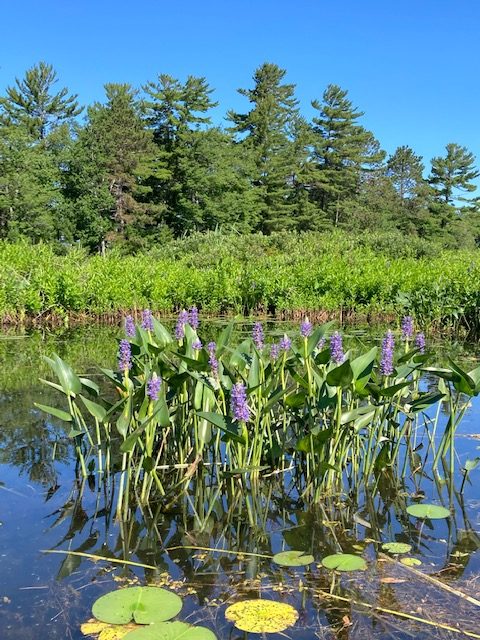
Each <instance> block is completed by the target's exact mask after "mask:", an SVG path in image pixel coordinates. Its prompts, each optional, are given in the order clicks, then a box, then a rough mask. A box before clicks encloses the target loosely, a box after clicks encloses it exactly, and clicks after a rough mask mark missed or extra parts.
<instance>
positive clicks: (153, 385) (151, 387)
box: [147, 373, 162, 402]
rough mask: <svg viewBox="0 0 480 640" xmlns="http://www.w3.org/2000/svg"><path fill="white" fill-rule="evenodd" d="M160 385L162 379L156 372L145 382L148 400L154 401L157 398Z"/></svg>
mask: <svg viewBox="0 0 480 640" xmlns="http://www.w3.org/2000/svg"><path fill="white" fill-rule="evenodd" d="M161 386H162V379H161V378H160V377H158V376H157V374H156V373H154V374H153V376H152V377H151V378H150V380H149V381H148V382H147V396H148V397H149V398H150V400H153V402H155V401H156V400H158V394H159V393H160V387H161Z"/></svg>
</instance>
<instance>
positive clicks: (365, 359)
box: [350, 347, 378, 390]
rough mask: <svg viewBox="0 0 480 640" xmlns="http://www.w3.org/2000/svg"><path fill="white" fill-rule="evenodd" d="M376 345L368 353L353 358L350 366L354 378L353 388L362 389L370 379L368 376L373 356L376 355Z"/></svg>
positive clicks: (372, 363) (372, 364)
mask: <svg viewBox="0 0 480 640" xmlns="http://www.w3.org/2000/svg"><path fill="white" fill-rule="evenodd" d="M377 351H378V348H377V347H373V349H370V351H368V353H365V354H363V355H361V356H359V357H358V358H355V360H352V362H351V365H350V366H351V367H352V371H353V379H354V380H355V388H356V389H357V390H362V389H364V388H365V386H366V384H367V382H368V381H369V380H370V376H371V374H372V371H373V366H374V364H375V358H376V357H377Z"/></svg>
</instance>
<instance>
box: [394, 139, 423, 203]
mask: <svg viewBox="0 0 480 640" xmlns="http://www.w3.org/2000/svg"><path fill="white" fill-rule="evenodd" d="M424 169H425V167H424V165H423V162H422V156H417V155H416V154H415V153H414V151H413V149H411V148H410V147H408V146H402V147H398V148H397V149H396V150H395V152H394V153H393V154H392V155H391V156H390V157H389V158H388V161H387V176H388V177H389V178H390V179H391V181H392V183H393V185H394V187H395V189H396V190H397V193H398V195H399V196H400V199H401V200H402V202H403V201H405V200H407V199H411V198H415V197H416V196H417V195H418V192H419V189H421V187H422V186H423V185H424V182H425V181H424V178H423V171H424Z"/></svg>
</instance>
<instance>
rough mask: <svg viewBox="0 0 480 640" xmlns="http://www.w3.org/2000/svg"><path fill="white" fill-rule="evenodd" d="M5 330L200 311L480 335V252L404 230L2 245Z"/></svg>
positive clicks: (0, 298) (0, 296)
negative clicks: (123, 248)
mask: <svg viewBox="0 0 480 640" xmlns="http://www.w3.org/2000/svg"><path fill="white" fill-rule="evenodd" d="M0 261H1V264H2V265H3V269H2V272H1V274H0V322H1V323H2V324H3V325H4V326H9V325H10V326H15V325H27V326H32V325H37V326H38V325H60V324H69V323H72V324H80V323H83V322H103V323H106V324H108V323H110V322H118V320H119V318H120V317H122V316H123V315H125V314H126V313H132V314H133V315H137V316H138V315H139V314H140V311H141V309H144V308H151V309H152V310H154V311H155V313H156V314H158V315H159V316H162V317H168V316H169V315H174V314H175V313H177V312H178V311H180V310H181V309H182V308H186V307H189V306H191V305H192V304H197V305H198V307H199V309H201V311H202V314H203V316H204V317H206V316H211V317H213V316H216V317H218V316H234V315H243V316H259V317H265V318H272V319H280V320H298V319H299V318H301V317H302V316H303V315H304V314H306V313H307V314H308V315H309V316H310V317H311V318H312V319H314V320H315V321H316V322H324V321H327V320H330V319H336V320H339V321H340V322H347V323H348V322H352V321H363V322H372V323H381V322H392V321H394V320H395V318H399V317H401V316H402V315H405V314H408V315H411V316H413V317H414V318H415V320H416V323H417V325H418V326H421V327H422V328H423V329H425V330H438V329H442V330H445V329H451V330H455V331H458V330H462V331H464V332H470V333H475V332H476V331H478V329H479V326H480V316H479V313H478V309H479V308H480V285H479V282H480V255H479V253H478V252H477V251H470V250H451V249H447V248H443V247H442V246H441V245H439V244H436V243H434V242H429V241H424V240H419V239H417V240H416V241H412V242H410V241H409V242H405V240H404V238H403V237H402V236H401V234H395V233H393V234H392V233H389V234H382V233H378V234H366V235H364V236H354V235H352V234H349V233H346V232H342V231H335V232H333V233H328V234H324V233H319V232H308V233H301V234H297V233H294V232H283V233H277V234H272V235H270V236H263V235H262V234H251V235H248V236H245V235H237V234H233V233H230V234H222V233H220V232H209V233H205V234H201V233H197V234H193V235H191V236H188V237H185V238H183V239H178V240H172V241H170V242H166V243H163V244H162V245H158V246H157V247H156V248H155V249H153V250H151V251H149V252H146V253H141V254H138V255H134V256H131V255H123V254H122V253H121V252H120V251H109V252H107V253H106V254H105V255H103V256H102V255H89V254H88V252H87V251H86V250H84V249H82V248H70V247H67V248H64V250H63V254H59V252H58V251H57V250H56V248H55V247H54V246H52V245H49V244H37V245H32V244H29V243H7V242H1V243H0Z"/></svg>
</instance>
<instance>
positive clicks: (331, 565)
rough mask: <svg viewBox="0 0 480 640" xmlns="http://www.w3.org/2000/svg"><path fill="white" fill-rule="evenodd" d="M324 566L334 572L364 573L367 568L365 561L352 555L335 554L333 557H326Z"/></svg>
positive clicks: (323, 561) (323, 562)
mask: <svg viewBox="0 0 480 640" xmlns="http://www.w3.org/2000/svg"><path fill="white" fill-rule="evenodd" d="M322 564H323V566H324V567H325V568H326V569H332V570H333V571H364V570H365V569H366V568H367V563H366V562H365V560H364V559H363V558H362V557H361V556H356V555H353V554H352V553H335V554H333V555H331V556H325V558H323V560H322Z"/></svg>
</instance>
